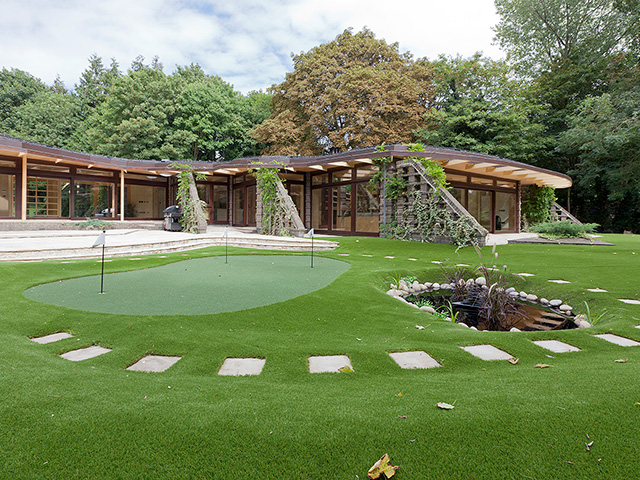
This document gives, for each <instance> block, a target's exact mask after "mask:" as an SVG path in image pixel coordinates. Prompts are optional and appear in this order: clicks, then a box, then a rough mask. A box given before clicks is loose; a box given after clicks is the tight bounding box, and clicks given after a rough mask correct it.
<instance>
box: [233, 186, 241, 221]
mask: <svg viewBox="0 0 640 480" xmlns="http://www.w3.org/2000/svg"><path fill="white" fill-rule="evenodd" d="M233 223H234V224H236V225H244V188H236V189H234V190H233Z"/></svg>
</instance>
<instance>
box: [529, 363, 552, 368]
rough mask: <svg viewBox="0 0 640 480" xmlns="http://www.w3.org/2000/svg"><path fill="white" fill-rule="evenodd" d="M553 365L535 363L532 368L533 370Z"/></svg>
mask: <svg viewBox="0 0 640 480" xmlns="http://www.w3.org/2000/svg"><path fill="white" fill-rule="evenodd" d="M552 366H553V365H547V364H546V363H536V364H535V365H534V366H533V367H534V368H549V367H552Z"/></svg>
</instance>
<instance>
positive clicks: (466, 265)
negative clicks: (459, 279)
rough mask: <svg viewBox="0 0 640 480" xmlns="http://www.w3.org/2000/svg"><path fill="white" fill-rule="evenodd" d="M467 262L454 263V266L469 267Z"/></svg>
mask: <svg viewBox="0 0 640 480" xmlns="http://www.w3.org/2000/svg"><path fill="white" fill-rule="evenodd" d="M470 266H471V265H469V264H468V263H456V267H470Z"/></svg>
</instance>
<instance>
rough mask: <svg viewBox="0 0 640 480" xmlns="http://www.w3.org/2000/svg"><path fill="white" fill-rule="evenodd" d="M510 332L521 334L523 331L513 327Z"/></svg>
mask: <svg viewBox="0 0 640 480" xmlns="http://www.w3.org/2000/svg"><path fill="white" fill-rule="evenodd" d="M509 331H510V332H521V331H522V330H520V329H519V328H516V327H511V330H509Z"/></svg>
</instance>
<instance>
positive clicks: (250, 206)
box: [247, 185, 256, 226]
mask: <svg viewBox="0 0 640 480" xmlns="http://www.w3.org/2000/svg"><path fill="white" fill-rule="evenodd" d="M255 224H256V186H255V185H251V186H250V187H247V225H251V226H253V225H255Z"/></svg>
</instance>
